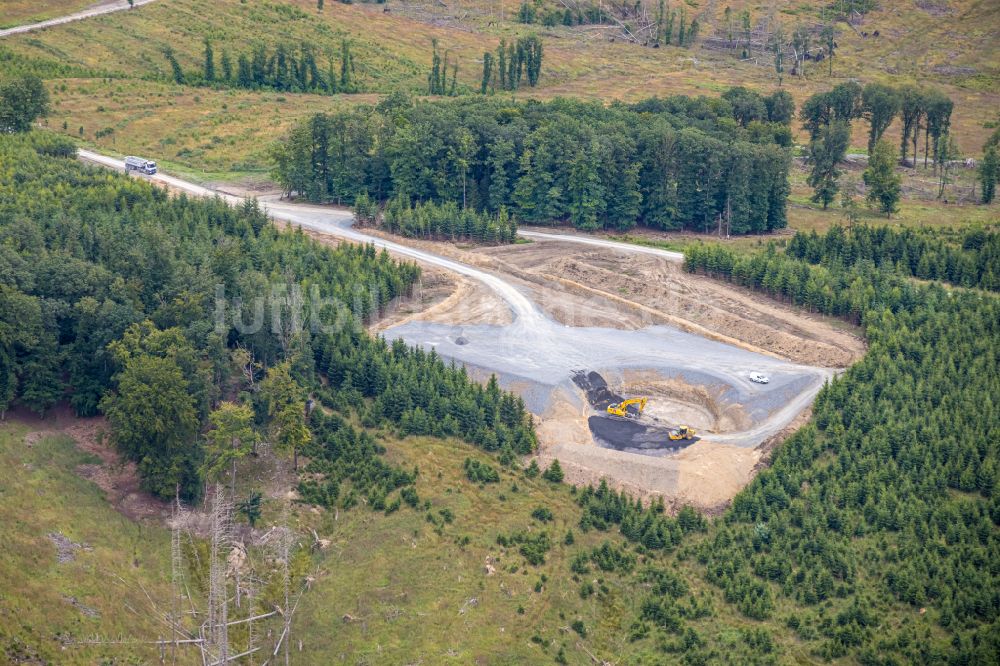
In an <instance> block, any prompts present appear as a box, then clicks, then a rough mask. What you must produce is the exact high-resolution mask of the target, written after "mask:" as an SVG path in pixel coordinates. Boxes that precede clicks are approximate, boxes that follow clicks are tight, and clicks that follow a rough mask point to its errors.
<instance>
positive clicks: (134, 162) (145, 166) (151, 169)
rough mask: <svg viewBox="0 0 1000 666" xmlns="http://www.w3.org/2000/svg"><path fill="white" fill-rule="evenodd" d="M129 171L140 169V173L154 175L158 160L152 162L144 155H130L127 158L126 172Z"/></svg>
mask: <svg viewBox="0 0 1000 666" xmlns="http://www.w3.org/2000/svg"><path fill="white" fill-rule="evenodd" d="M129 171H138V172H139V173H144V174H146V175H147V176H152V175H153V174H154V173H156V162H150V161H149V160H147V159H143V158H142V157H134V156H131V155H130V156H128V157H126V158H125V173H128V172H129Z"/></svg>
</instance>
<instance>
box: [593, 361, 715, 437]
mask: <svg viewBox="0 0 1000 666" xmlns="http://www.w3.org/2000/svg"><path fill="white" fill-rule="evenodd" d="M573 383H574V384H576V385H577V386H578V387H580V388H581V389H583V392H584V394H585V395H586V396H587V402H588V403H590V406H591V407H593V408H594V409H596V410H597V411H598V412H602V413H600V414H595V415H593V416H591V417H590V418H589V419H587V425H588V426H589V427H590V434H591V435H593V436H594V441H596V442H597V443H598V444H600V445H601V446H603V447H605V448H608V449H615V450H616V451H634V452H636V453H641V452H643V451H679V450H681V449H683V448H686V447H688V446H691V445H692V444H694V443H695V442H697V441H698V439H699V438H698V437H695V438H694V439H682V440H678V441H673V440H671V439H670V428H669V427H667V426H665V425H653V424H649V423H643V422H641V421H637V420H631V419H625V418H621V417H617V416H611V415H610V414H607V413H606V411H607V408H608V405H610V404H612V403H617V402H621V401H622V400H624V398H622V396H620V395H617V394H615V393H613V392H612V391H611V389H609V388H608V382H607V381H606V380H605V379H604V377H602V376H601V375H600V374H598V373H596V372H594V371H592V370H591V371H590V372H586V371H579V372H576V373H575V374H574V375H573Z"/></svg>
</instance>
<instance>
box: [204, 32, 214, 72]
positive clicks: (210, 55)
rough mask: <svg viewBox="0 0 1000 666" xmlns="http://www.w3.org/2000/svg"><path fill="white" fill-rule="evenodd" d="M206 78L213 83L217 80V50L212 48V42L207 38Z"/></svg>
mask: <svg viewBox="0 0 1000 666" xmlns="http://www.w3.org/2000/svg"><path fill="white" fill-rule="evenodd" d="M204 76H205V80H206V81H208V82H209V83H211V82H212V81H215V52H214V51H213V50H212V42H211V41H209V40H208V39H205V72H204Z"/></svg>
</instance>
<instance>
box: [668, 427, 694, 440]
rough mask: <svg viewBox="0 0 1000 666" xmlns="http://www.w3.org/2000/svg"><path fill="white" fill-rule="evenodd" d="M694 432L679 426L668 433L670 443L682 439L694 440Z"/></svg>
mask: <svg viewBox="0 0 1000 666" xmlns="http://www.w3.org/2000/svg"><path fill="white" fill-rule="evenodd" d="M694 436H695V432H694V430H693V429H691V428H689V427H687V426H680V427H677V428H674V429H673V430H671V431H670V441H672V442H676V441H678V440H682V439H694Z"/></svg>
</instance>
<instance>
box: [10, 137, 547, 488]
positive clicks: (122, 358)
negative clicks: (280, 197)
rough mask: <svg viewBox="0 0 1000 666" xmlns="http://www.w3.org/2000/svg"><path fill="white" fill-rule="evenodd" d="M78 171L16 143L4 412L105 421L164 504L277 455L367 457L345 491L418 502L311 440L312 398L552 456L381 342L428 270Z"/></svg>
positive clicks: (504, 396)
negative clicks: (389, 315) (59, 407)
mask: <svg viewBox="0 0 1000 666" xmlns="http://www.w3.org/2000/svg"><path fill="white" fill-rule="evenodd" d="M75 154H76V150H75V147H74V146H73V145H72V144H71V143H69V142H68V141H67V140H65V139H62V138H58V137H55V136H52V135H48V134H40V133H34V134H32V133H28V134H22V135H14V136H6V137H2V138H0V165H2V166H3V168H2V169H0V412H2V411H5V410H7V409H8V408H9V407H10V406H11V405H22V406H24V407H26V408H29V409H32V410H34V411H36V412H39V413H44V412H46V411H47V410H49V409H51V408H52V407H53V406H54V405H55V404H56V403H57V402H59V401H61V400H67V401H68V402H69V403H70V405H71V406H72V407H73V409H74V410H75V411H76V413H77V414H80V415H91V414H95V413H98V412H103V413H104V414H106V415H107V417H108V420H109V422H110V423H111V426H112V437H113V438H114V440H115V442H116V443H117V445H118V446H119V448H120V449H121V450H122V452H123V453H124V454H125V455H126V456H128V457H129V458H131V459H133V460H135V461H136V462H137V463H138V465H139V470H140V472H141V474H142V476H143V479H144V483H145V485H146V487H147V488H148V489H149V490H151V491H153V492H155V493H158V494H160V495H164V496H168V497H169V496H173V495H174V493H175V492H176V491H177V490H178V488H179V490H180V493H181V495H182V496H183V497H184V498H187V499H192V498H195V497H196V496H197V495H198V494H199V492H200V489H201V488H202V482H203V481H205V480H207V479H208V478H209V477H212V476H221V475H223V473H224V472H225V471H226V469H227V464H228V462H230V461H231V459H232V458H233V457H234V456H240V455H246V454H248V453H252V452H253V451H254V450H255V447H256V442H258V441H260V440H263V441H267V442H269V443H270V444H271V445H273V446H274V447H276V448H278V449H281V450H285V451H288V452H290V453H292V454H293V456H294V455H297V454H298V453H299V452H300V451H301V450H303V449H304V448H306V447H312V448H309V450H310V451H314V450H315V447H321V448H329V447H331V446H334V443H337V442H341V441H342V440H343V439H344V438H348V439H352V438H353V439H352V441H354V440H360V441H359V443H358V444H357V447H356V450H355V452H354V453H351V454H348V453H347V452H344V451H340V449H338V451H340V453H338V454H337V455H340V456H347V458H345V460H350V461H351V465H352V466H353V467H352V470H353V471H350V472H344V474H343V475H341V476H339V477H338V476H334V477H333V479H334V480H335V481H338V482H340V481H343V479H345V478H346V479H352V480H354V481H355V483H357V484H358V492H363V493H369V492H372V493H376V494H377V493H378V492H379V491H378V490H377V489H381V490H382V492H384V493H386V492H388V491H391V490H393V489H395V488H398V487H402V486H403V485H405V483H404V481H405V480H406V478H408V476H407V474H408V473H403V472H401V471H399V470H392V469H388V468H386V466H385V465H384V464H383V463H381V462H380V461H378V459H377V453H378V449H377V447H373V446H372V445H371V443H370V442H367V441H366V440H364V437H366V435H364V434H351V432H352V431H350V430H349V429H345V428H339V427H336V426H335V423H334V422H326V421H323V420H322V419H321V418H320V417H319V416H318V415H317V414H316V413H315V411H314V412H313V420H312V421H308V420H307V413H308V411H309V410H308V409H307V404H308V399H309V396H310V394H314V395H318V396H319V397H320V399H321V400H322V401H323V402H324V403H327V404H333V405H338V406H339V407H340V408H341V409H342V410H343V411H344V412H345V413H350V412H351V410H353V409H355V408H357V405H358V404H361V403H362V402H363V401H361V400H360V397H364V398H370V399H372V403H371V406H370V407H369V408H366V409H363V410H362V411H363V412H364V418H365V422H366V423H369V424H372V425H379V424H386V425H388V426H389V427H392V428H396V429H397V430H398V432H399V433H400V435H406V434H409V433H421V434H423V433H434V434H440V435H456V436H460V437H464V438H466V439H468V440H469V441H472V442H474V443H476V444H477V445H479V446H482V447H483V448H485V449H488V450H505V451H508V452H517V453H526V452H529V451H531V450H532V449H533V448H534V446H535V439H534V432H533V430H532V426H531V422H530V420H529V418H528V416H527V413H526V411H525V409H524V405H523V403H522V402H521V401H520V400H519V399H517V398H515V397H514V396H512V395H511V394H509V393H506V392H503V391H500V390H499V388H498V387H497V386H496V383H495V382H492V383H490V384H489V385H488V386H487V387H485V388H484V387H482V386H481V385H479V384H478V383H475V382H473V381H471V380H470V379H469V378H468V377H467V376H466V375H465V373H464V371H463V370H461V369H455V368H452V367H450V366H446V365H445V364H444V363H443V362H442V361H441V360H440V359H439V358H437V357H436V356H435V355H433V354H425V353H423V352H422V351H419V350H410V349H407V347H406V346H405V345H402V344H401V343H394V344H393V345H391V346H390V345H388V344H387V343H385V342H383V341H378V340H374V339H372V338H370V337H369V336H368V335H367V334H366V333H364V332H363V328H362V324H363V323H364V321H365V320H366V319H367V318H369V317H371V316H373V315H376V314H377V313H378V311H379V308H380V307H382V306H384V305H385V304H386V303H388V302H389V301H390V300H392V299H394V298H396V297H398V296H400V295H403V294H405V293H407V291H408V290H409V288H410V285H411V284H412V283H413V282H414V280H415V279H416V278H417V276H418V274H419V271H418V269H417V267H416V266H415V265H413V264H406V263H397V262H395V261H393V260H391V259H390V258H389V256H388V255H387V254H386V253H385V252H381V253H379V252H376V251H375V249H374V247H372V246H356V245H348V244H342V245H340V246H338V247H336V248H331V247H328V246H324V245H321V244H319V243H317V242H316V241H314V240H312V239H310V238H308V237H307V236H305V235H304V234H302V233H301V232H300V231H287V232H281V231H278V230H277V229H276V228H275V227H274V226H273V225H271V224H270V223H269V222H268V220H267V217H266V216H265V214H264V213H263V212H262V211H261V209H260V208H259V207H258V206H257V205H256V203H254V202H248V203H247V204H246V205H244V206H242V207H238V208H232V207H230V206H228V205H227V204H225V203H224V202H222V201H221V200H192V199H188V198H186V197H185V196H178V197H172V196H169V195H168V194H167V193H166V192H165V191H164V190H161V189H157V188H154V187H151V186H150V185H149V184H147V183H144V182H141V181H137V180H134V179H130V178H126V177H124V176H122V175H120V174H114V173H111V172H108V171H106V170H103V169H94V168H88V167H86V166H84V165H82V164H81V163H79V162H78V161H77V160H75V159H74V157H75ZM15 166H16V168H14V167H15ZM354 396H358V399H355V398H354ZM316 419H318V420H316ZM312 431H315V435H314V434H313V432H312ZM234 440H238V441H241V442H243V443H244V445H243V446H241V447H239V448H238V450H237V451H233V450H232V446H231V442H232V441H234ZM338 446H339V445H338ZM324 457H326V458H329V455H326V456H321V455H315V456H314V460H317V461H319V460H321V459H323V458H324ZM316 464H319V463H316ZM387 469H388V471H387ZM386 475H387V476H386ZM383 477H386V478H387V479H388V480H384V479H383ZM380 479H382V480H380ZM325 492H326V493H327V496H328V497H329V496H331V494H333V493H332V491H331V490H330V489H329V488H328V489H326V490H325ZM373 497H374V495H373Z"/></svg>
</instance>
